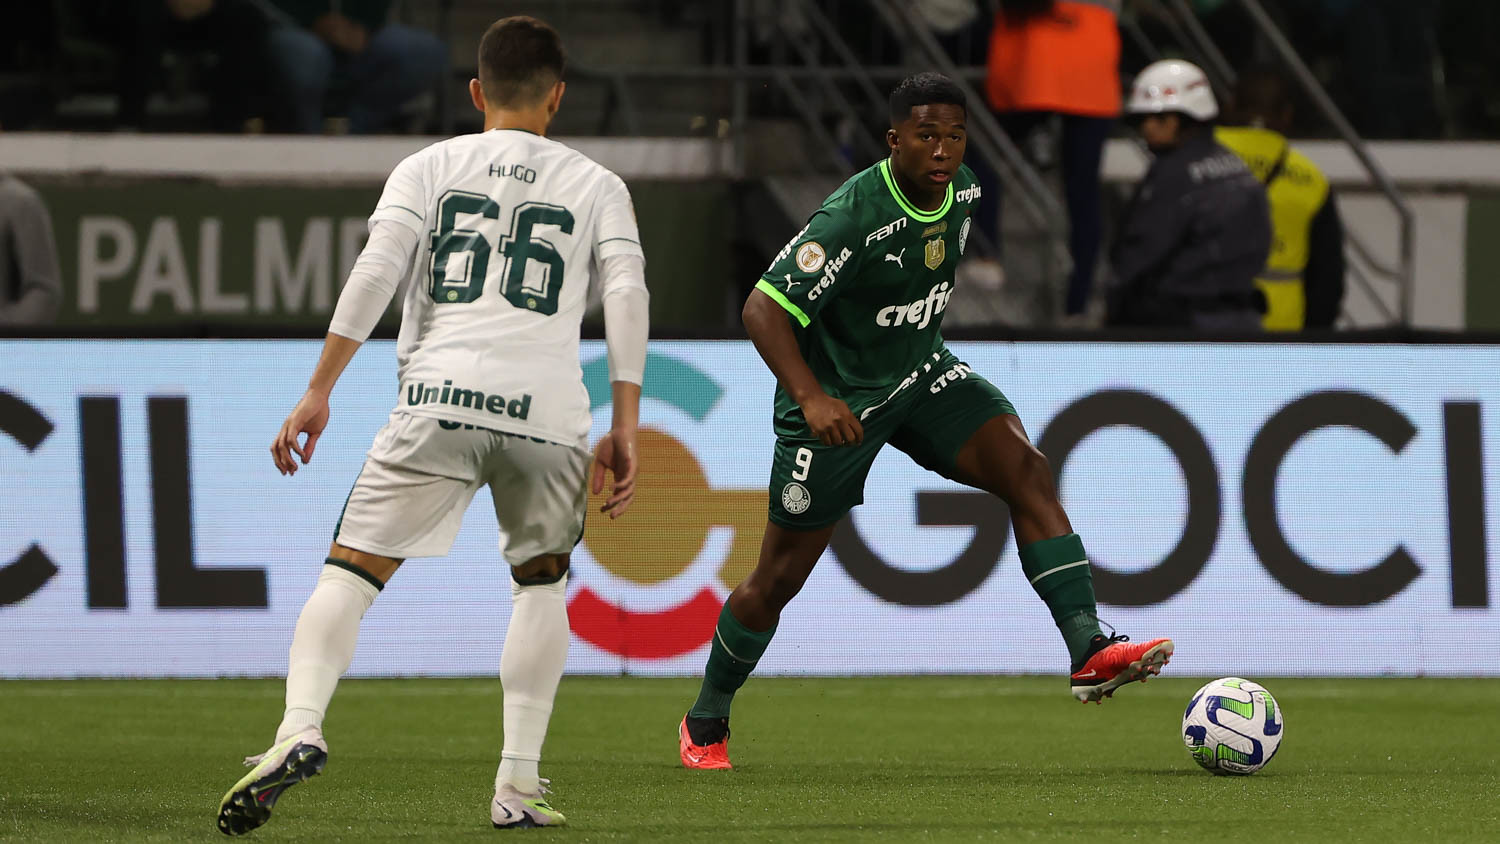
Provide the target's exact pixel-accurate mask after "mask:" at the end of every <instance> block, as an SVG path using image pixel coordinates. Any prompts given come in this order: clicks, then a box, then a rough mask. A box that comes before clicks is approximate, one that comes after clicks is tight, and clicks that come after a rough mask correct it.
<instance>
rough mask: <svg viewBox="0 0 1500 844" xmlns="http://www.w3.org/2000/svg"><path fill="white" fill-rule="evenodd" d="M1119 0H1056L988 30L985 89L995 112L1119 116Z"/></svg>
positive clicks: (998, 19) (998, 20)
mask: <svg viewBox="0 0 1500 844" xmlns="http://www.w3.org/2000/svg"><path fill="white" fill-rule="evenodd" d="M1119 5H1120V4H1119V0H1056V2H1055V3H1054V4H1053V8H1052V11H1050V12H1048V13H1046V14H1042V15H1037V16H1035V17H1033V18H1031V19H1030V20H1028V21H1025V22H1024V23H1018V24H1008V23H1007V22H1006V20H1005V15H1004V14H1003V13H1002V14H1000V15H998V16H997V17H996V18H995V29H994V31H993V32H992V33H990V57H989V78H988V80H987V84H986V93H987V94H988V96H989V100H990V106H991V107H992V108H994V109H995V110H996V111H1055V112H1061V113H1063V114H1076V115H1081V116H1084V117H1118V116H1119V114H1120V27H1119V23H1118V21H1117V16H1118V14H1119Z"/></svg>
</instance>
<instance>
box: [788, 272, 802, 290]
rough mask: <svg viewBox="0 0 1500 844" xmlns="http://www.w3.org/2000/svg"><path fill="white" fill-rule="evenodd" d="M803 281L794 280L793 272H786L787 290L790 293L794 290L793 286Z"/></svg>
mask: <svg viewBox="0 0 1500 844" xmlns="http://www.w3.org/2000/svg"><path fill="white" fill-rule="evenodd" d="M801 283H802V282H800V281H792V274H791V273H787V274H786V292H788V293H790V292H792V288H793V287H796V286H797V285H799V284H801Z"/></svg>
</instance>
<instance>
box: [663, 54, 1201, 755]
mask: <svg viewBox="0 0 1500 844" xmlns="http://www.w3.org/2000/svg"><path fill="white" fill-rule="evenodd" d="M890 105H891V129H890V131H889V132H888V133H887V135H886V138H887V142H888V143H889V145H890V149H891V155H890V158H888V159H886V160H884V161H881V162H879V163H878V164H876V165H875V166H873V167H870V168H869V169H867V170H865V171H864V172H862V173H859V174H857V175H855V176H854V177H853V178H851V179H850V180H849V181H847V182H845V183H844V185H843V187H841V188H839V189H838V190H837V191H834V193H833V194H832V195H831V196H829V197H828V199H827V200H825V201H824V203H823V207H822V208H820V209H818V211H817V212H816V213H814V214H813V216H812V219H811V220H809V221H808V224H807V227H806V228H804V229H803V230H802V231H801V232H799V233H798V234H797V236H796V237H794V238H792V241H791V242H790V243H789V244H787V246H786V248H785V249H783V250H782V251H781V254H779V255H777V256H776V258H775V260H774V261H772V263H771V267H770V269H768V270H767V271H766V273H765V275H764V276H763V277H762V278H761V280H760V282H759V283H758V284H757V285H756V289H755V290H754V291H752V292H751V294H750V298H749V300H748V301H746V303H745V309H744V322H745V328H746V330H747V331H748V332H749V335H750V339H751V340H753V341H754V343H755V348H756V350H757V351H758V352H760V355H761V357H762V358H763V359H764V360H765V362H766V365H767V366H769V367H770V368H771V371H772V372H773V373H775V375H776V379H777V382H778V383H777V389H776V421H775V430H776V448H775V454H774V456H773V458H772V464H771V484H770V494H771V502H770V505H771V506H770V520H769V522H768V523H767V525H766V532H765V537H764V538H763V540H762V542H761V549H760V560H759V562H758V563H757V565H756V568H755V571H754V572H752V573H751V574H750V576H749V577H747V578H746V579H745V581H744V582H743V583H741V584H740V585H739V586H738V587H737V588H736V589H735V590H734V592H733V593H731V594H730V596H729V600H728V601H727V602H726V603H725V605H724V609H723V611H722V612H721V613H720V615H719V621H718V624H717V626H716V627H715V630H714V636H713V640H712V644H711V646H710V648H711V650H710V652H709V657H708V666H707V668H706V670H705V671H704V677H703V687H702V691H701V692H700V694H699V695H698V700H697V701H696V702H694V704H693V706H692V708H691V709H690V710H689V711H688V714H687V716H686V717H684V718H683V720H682V723H681V725H680V727H679V729H678V741H679V749H680V752H681V757H682V764H683V765H684V766H686V767H689V768H728V767H730V764H729V752H728V739H729V707H730V702H731V701H732V699H733V697H734V694H735V692H736V691H737V690H738V689H739V687H740V686H741V685H743V684H744V682H745V680H746V679H747V678H748V677H749V676H750V672H751V671H753V670H754V669H755V665H756V662H758V661H759V659H760V657H761V654H763V653H764V652H765V650H766V646H767V645H769V644H770V642H771V637H772V636H773V635H774V634H775V632H776V624H777V621H778V619H779V618H780V616H781V610H782V608H783V607H785V606H786V605H787V603H788V602H789V601H791V599H792V597H793V596H795V595H796V594H797V592H798V591H799V590H800V589H801V588H802V584H803V583H805V582H806V581H807V577H808V575H809V574H811V573H812V569H813V566H814V565H815V564H816V563H817V561H818V558H819V557H820V556H822V554H823V551H824V549H825V548H826V547H827V546H828V540H829V538H830V537H831V536H832V535H833V530H834V526H835V524H836V523H837V522H838V521H839V520H840V519H842V518H843V517H844V514H845V513H847V512H848V511H849V510H850V509H851V508H852V507H854V506H856V505H858V504H860V503H861V502H862V501H863V500H864V483H865V476H866V475H867V474H868V473H869V471H870V464H871V463H873V462H874V460H875V456H876V454H877V453H878V452H879V451H880V449H881V448H882V447H883V446H885V445H886V444H887V443H889V444H890V445H893V446H895V447H896V448H898V449H900V450H901V451H904V452H905V453H906V454H908V455H909V456H910V457H911V458H912V459H913V460H915V461H916V462H917V463H918V464H919V465H921V466H923V467H926V468H928V469H931V470H932V471H934V472H937V473H938V474H940V475H942V476H944V477H947V478H951V479H953V480H955V481H958V482H960V483H964V484H967V485H969V486H972V487H976V488H978V489H982V490H984V491H986V492H989V493H992V494H994V495H997V496H999V497H1000V498H1002V499H1004V501H1005V502H1006V504H1007V505H1009V507H1010V513H1011V520H1012V523H1013V524H1014V526H1015V532H1016V545H1017V547H1018V548H1019V549H1020V556H1021V566H1022V569H1023V570H1024V572H1025V575H1026V578H1027V579H1028V580H1029V581H1030V582H1031V584H1032V586H1033V587H1034V588H1035V589H1036V591H1037V594H1038V595H1040V596H1041V598H1042V600H1043V601H1045V602H1046V603H1047V607H1048V609H1049V610H1051V612H1052V617H1053V619H1054V620H1056V622H1057V626H1058V629H1059V630H1060V631H1061V632H1062V636H1063V639H1064V641H1065V642H1066V643H1067V647H1068V653H1069V655H1070V657H1071V658H1072V678H1071V688H1072V693H1073V695H1074V696H1075V697H1077V698H1078V699H1079V700H1082V701H1090V700H1092V701H1100V700H1102V699H1103V698H1105V697H1108V696H1110V695H1111V694H1112V693H1113V692H1114V690H1115V689H1116V688H1118V687H1119V686H1121V685H1123V684H1125V683H1128V682H1132V681H1135V680H1144V679H1146V677H1147V676H1149V675H1151V674H1156V673H1160V671H1161V667H1162V666H1163V665H1164V664H1166V662H1167V660H1168V659H1169V658H1170V657H1171V655H1172V642H1171V641H1170V640H1168V639H1153V640H1151V641H1148V642H1143V643H1134V644H1133V643H1130V642H1129V641H1128V639H1127V637H1125V636H1108V637H1107V636H1105V635H1104V634H1103V633H1101V632H1100V630H1099V621H1098V617H1097V614H1096V608H1095V603H1094V586H1093V579H1092V575H1091V573H1090V570H1089V563H1088V559H1087V558H1086V557H1085V555H1084V550H1083V543H1082V542H1081V541H1080V540H1079V538H1078V536H1077V535H1076V534H1074V533H1073V528H1072V526H1071V525H1070V524H1069V523H1068V516H1067V514H1066V513H1064V512H1063V509H1062V505H1061V504H1060V503H1059V502H1058V500H1057V492H1056V490H1055V488H1054V484H1053V480H1052V471H1051V469H1050V468H1049V467H1048V465H1047V460H1046V458H1045V457H1043V456H1042V454H1041V453H1040V452H1039V451H1037V450H1036V448H1034V447H1033V446H1032V445H1031V442H1030V440H1028V439H1027V437H1026V431H1025V429H1024V428H1022V427H1021V422H1020V420H1019V419H1018V418H1016V411H1015V408H1014V407H1012V406H1011V403H1010V401H1009V400H1007V399H1006V398H1005V395H1004V394H1003V393H1001V392H1000V390H999V389H997V388H996V387H995V385H993V384H991V383H990V382H988V381H986V380H985V379H984V378H982V377H981V376H979V375H978V374H977V373H975V372H974V371H973V370H971V369H970V368H969V367H968V366H967V365H966V364H964V363H963V362H962V361H960V360H958V358H956V357H955V356H954V355H953V353H952V352H950V351H948V348H947V346H946V345H945V344H944V342H943V337H942V334H941V333H940V331H939V328H940V326H941V324H942V315H943V311H944V309H945V308H946V307H947V304H948V299H949V297H950V296H951V295H952V293H953V275H954V267H955V266H957V264H958V261H959V258H960V256H961V255H962V254H963V251H964V248H965V246H967V243H968V237H969V229H970V225H971V215H972V212H973V209H974V207H975V205H976V204H977V203H978V202H979V200H980V198H981V197H980V190H979V188H978V187H977V184H976V180H975V178H974V173H973V172H972V171H971V170H969V168H967V167H965V166H963V157H964V146H965V121H966V119H967V116H968V111H967V108H966V105H965V100H964V95H963V92H962V91H961V90H959V88H958V87H957V86H956V85H954V84H953V82H952V81H951V80H949V79H948V78H947V77H944V76H941V75H939V74H935V73H923V74H918V75H916V76H912V77H910V78H908V79H906V80H904V81H903V82H902V83H901V84H900V85H899V86H898V87H897V88H896V90H895V91H894V92H893V93H892V94H891V99H890Z"/></svg>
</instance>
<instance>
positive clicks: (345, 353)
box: [271, 332, 360, 475]
mask: <svg viewBox="0 0 1500 844" xmlns="http://www.w3.org/2000/svg"><path fill="white" fill-rule="evenodd" d="M359 347H360V342H359V341H358V340H352V339H350V338H348V337H342V336H340V335H338V334H334V333H332V332H329V334H328V336H327V337H325V338H324V339H323V354H322V355H320V356H319V357H318V365H317V368H316V369H314V370H313V375H312V378H311V379H309V380H308V382H307V392H305V393H303V394H302V399H301V400H300V401H298V402H297V406H296V407H294V408H292V412H291V414H290V415H288V416H287V418H286V421H285V422H283V423H281V430H280V431H278V432H277V433H276V439H274V440H272V441H271V460H272V462H274V463H275V464H276V468H277V469H278V470H280V472H281V474H283V475H295V474H297V461H295V460H293V459H292V455H293V454H296V455H297V456H298V457H300V458H302V463H303V464H304V465H306V464H307V463H310V462H311V461H312V456H313V449H314V448H315V447H317V444H318V438H319V437H321V436H322V435H323V429H324V428H326V427H328V396H329V394H331V393H332V392H333V385H334V384H336V383H338V380H339V376H340V375H342V374H343V373H344V368H345V367H347V366H348V365H349V361H350V360H351V359H353V357H354V353H355V352H357V351H359ZM303 434H306V435H307V441H306V443H302V444H299V442H298V438H299V437H301V436H302V435H303Z"/></svg>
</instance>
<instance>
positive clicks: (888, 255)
mask: <svg viewBox="0 0 1500 844" xmlns="http://www.w3.org/2000/svg"><path fill="white" fill-rule="evenodd" d="M905 254H906V247H905V246H903V247H901V251H900V252H897V253H896V254H894V255H892V254H891V253H889V252H887V253H885V259H886V260H887V261H895V262H896V266H898V267H900V268H901V269H903V270H904V269H906V265H905V264H903V263H901V256H903V255H905Z"/></svg>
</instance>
